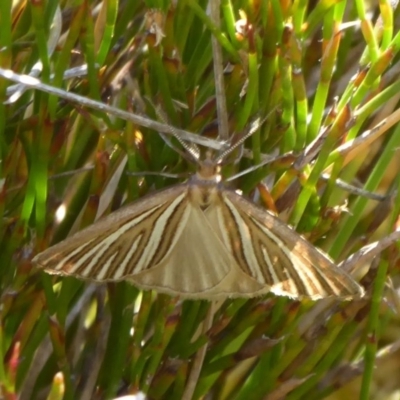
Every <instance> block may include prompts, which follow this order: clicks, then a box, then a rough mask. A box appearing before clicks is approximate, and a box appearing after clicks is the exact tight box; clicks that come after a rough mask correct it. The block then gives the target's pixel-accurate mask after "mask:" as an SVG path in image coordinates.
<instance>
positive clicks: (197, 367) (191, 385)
mask: <svg viewBox="0 0 400 400" xmlns="http://www.w3.org/2000/svg"><path fill="white" fill-rule="evenodd" d="M214 307H215V302H214V301H211V302H210V308H209V309H208V311H207V315H206V317H205V319H204V323H203V334H206V333H207V332H208V330H209V329H210V328H211V326H212V321H213V317H214ZM207 346H208V343H206V344H205V345H204V346H203V347H201V348H200V349H199V350H198V351H197V353H196V356H195V359H194V361H193V365H192V368H191V370H190V374H189V379H188V381H187V384H186V387H185V390H184V392H183V395H182V400H192V397H193V393H194V391H195V389H196V385H197V382H198V380H199V376H200V372H201V368H202V366H203V362H204V358H205V356H206V352H207Z"/></svg>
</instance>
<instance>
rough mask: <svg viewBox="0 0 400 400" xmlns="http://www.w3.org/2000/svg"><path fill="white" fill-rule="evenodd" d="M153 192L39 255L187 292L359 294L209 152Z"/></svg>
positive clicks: (84, 270) (52, 264)
mask: <svg viewBox="0 0 400 400" xmlns="http://www.w3.org/2000/svg"><path fill="white" fill-rule="evenodd" d="M198 166H199V167H198V171H197V173H196V174H194V175H193V176H192V177H191V178H190V179H189V180H188V181H187V182H186V183H183V184H178V185H175V186H172V187H170V188H167V189H165V190H162V191H158V192H155V193H152V194H150V195H148V196H145V197H143V198H141V199H139V200H138V201H136V202H134V203H133V204H130V205H128V206H126V207H124V208H122V209H120V210H118V211H116V212H114V213H112V214H110V215H109V216H107V217H105V218H103V219H101V220H99V221H98V222H96V223H94V224H93V225H92V226H90V227H88V228H86V229H84V230H82V231H81V232H78V233H77V234H75V235H73V236H71V237H69V238H67V239H66V240H64V241H62V242H60V243H58V244H56V245H55V246H52V247H50V248H49V249H47V250H45V251H44V252H42V253H40V254H38V255H37V256H36V257H35V258H34V259H33V262H34V263H35V264H36V265H37V266H38V267H40V268H43V269H44V270H45V271H46V272H48V273H50V274H56V275H62V276H75V277H77V278H83V279H88V280H93V281H99V282H107V281H121V280H127V281H129V282H131V283H132V284H134V285H135V286H137V287H139V288H141V289H152V290H156V291H158V292H162V293H167V294H169V295H177V296H180V297H181V298H184V299H207V300H214V299H220V298H238V297H244V298H250V297H256V296H261V295H263V294H266V293H269V292H272V293H274V294H276V295H282V296H289V297H291V298H296V299H300V298H303V297H307V298H311V299H320V298H323V297H329V296H337V297H341V298H345V299H346V298H347V299H349V298H353V297H361V296H362V295H363V293H364V291H363V289H362V287H361V286H360V285H359V284H358V283H356V281H355V280H354V279H353V278H352V277H351V276H350V275H349V274H347V273H346V272H345V271H343V270H341V269H340V268H339V267H337V266H336V265H335V264H334V263H333V262H332V260H331V259H330V258H329V257H328V256H327V255H325V254H324V253H323V252H321V251H320V250H318V249H317V248H316V247H314V246H313V245H312V244H310V243H309V242H308V241H307V240H306V239H304V238H303V237H302V236H301V235H299V234H298V233H296V232H295V231H294V230H293V229H292V228H291V227H289V226H288V225H287V224H285V223H283V222H282V221H281V220H279V218H277V217H276V216H275V215H273V214H272V213H270V212H269V211H267V210H265V209H263V208H261V207H260V206H257V205H256V204H255V203H253V202H252V201H250V200H248V199H246V198H245V197H242V196H241V195H239V194H238V193H236V192H235V191H234V190H231V189H229V188H227V187H226V186H225V185H224V184H223V183H222V182H221V177H220V174H219V169H220V165H219V162H216V161H213V160H212V159H211V157H207V158H206V159H205V160H204V161H202V162H198Z"/></svg>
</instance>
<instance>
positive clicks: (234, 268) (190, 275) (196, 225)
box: [129, 202, 270, 300]
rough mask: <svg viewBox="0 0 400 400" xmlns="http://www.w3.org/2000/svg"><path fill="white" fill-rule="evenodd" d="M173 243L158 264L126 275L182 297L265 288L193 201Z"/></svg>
mask: <svg viewBox="0 0 400 400" xmlns="http://www.w3.org/2000/svg"><path fill="white" fill-rule="evenodd" d="M187 211H188V218H187V221H186V224H185V226H184V228H183V229H182V233H181V235H180V237H179V238H178V239H177V241H176V243H175V246H174V247H173V249H172V250H171V251H170V252H169V253H168V255H167V256H166V257H165V258H163V259H162V260H161V261H160V263H159V264H157V265H155V266H154V267H152V268H148V269H146V270H144V271H142V272H139V273H136V274H133V275H130V276H129V280H130V281H132V282H133V283H134V284H136V285H137V286H140V287H142V288H145V289H155V290H158V291H160V292H165V293H168V294H179V295H180V296H181V297H184V298H192V299H208V300H210V299H216V298H224V297H254V296H257V295H260V294H262V293H266V292H268V291H269V289H270V288H269V286H268V285H265V284H261V283H260V282H258V281H257V280H255V279H254V278H252V277H251V276H249V275H248V274H246V273H245V272H243V271H242V270H241V269H240V267H239V266H238V264H237V263H236V261H235V259H234V258H233V257H232V255H231V254H230V253H229V250H228V249H227V248H226V247H225V246H224V244H223V243H222V241H221V239H220V238H219V237H218V235H217V234H216V232H215V231H214V230H213V229H212V227H211V226H210V224H209V222H208V221H207V219H206V217H205V214H204V211H202V210H201V209H200V207H199V206H198V205H197V204H195V203H190V202H189V203H188V205H187Z"/></svg>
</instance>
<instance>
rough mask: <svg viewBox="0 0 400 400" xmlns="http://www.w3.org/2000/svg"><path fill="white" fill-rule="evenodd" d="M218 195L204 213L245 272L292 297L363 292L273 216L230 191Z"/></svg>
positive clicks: (276, 291)
mask: <svg viewBox="0 0 400 400" xmlns="http://www.w3.org/2000/svg"><path fill="white" fill-rule="evenodd" d="M221 196H222V200H223V201H221V202H220V204H219V206H218V207H213V208H210V209H209V210H207V214H206V215H207V218H208V220H209V222H210V224H211V226H212V227H213V229H214V231H215V232H218V235H219V236H220V237H221V239H222V241H223V242H224V244H225V246H226V248H227V249H228V252H229V253H230V254H232V256H233V258H234V259H235V261H236V263H237V264H238V265H239V266H240V268H241V269H242V271H243V272H244V273H245V274H246V275H248V276H251V277H253V278H254V279H255V280H257V282H259V283H260V284H262V285H267V286H270V287H271V289H270V290H271V292H273V293H275V294H277V295H285V296H290V297H293V298H301V297H309V298H312V299H318V298H323V297H328V296H338V297H343V298H352V297H357V296H358V297H359V296H362V295H363V293H364V291H363V289H362V288H361V286H360V285H358V284H357V283H356V282H355V281H354V279H353V278H352V277H351V276H350V275H348V274H347V273H346V272H344V271H342V270H341V269H340V268H339V267H337V266H336V265H335V264H334V263H333V262H332V261H331V260H330V259H329V257H328V256H326V255H325V254H323V253H322V252H320V251H319V250H317V249H316V248H315V247H314V246H313V245H311V244H310V243H308V242H307V241H306V240H305V239H304V238H303V237H301V236H300V235H299V234H298V233H296V232H295V231H294V230H293V229H291V228H290V227H289V226H288V225H286V224H284V223H283V222H282V221H280V220H279V219H278V218H277V217H275V216H273V215H272V214H271V213H269V212H267V211H265V210H263V209H261V208H259V207H257V206H256V205H255V204H253V203H251V202H250V201H248V200H246V199H245V198H243V197H242V196H240V195H238V194H237V193H235V192H233V191H229V190H223V191H222V192H221Z"/></svg>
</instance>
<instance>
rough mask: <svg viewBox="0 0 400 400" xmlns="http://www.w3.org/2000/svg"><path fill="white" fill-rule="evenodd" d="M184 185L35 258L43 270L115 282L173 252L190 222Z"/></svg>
mask: <svg viewBox="0 0 400 400" xmlns="http://www.w3.org/2000/svg"><path fill="white" fill-rule="evenodd" d="M187 190H188V187H187V185H177V186H174V187H172V188H169V189H166V190H163V191H160V192H157V193H152V194H151V195H149V196H145V197H143V198H141V199H140V200H138V201H136V202H135V203H133V204H131V205H128V206H126V207H123V208H122V209H120V210H118V211H116V212H114V213H112V214H110V215H108V216H107V217H105V218H102V219H100V220H99V221H98V222H95V223H94V224H93V225H91V226H89V227H88V228H86V229H83V230H82V231H80V232H78V233H76V234H74V235H72V236H71V237H69V238H67V239H65V240H64V241H62V242H60V243H58V244H56V245H54V246H52V247H50V248H49V249H47V250H45V251H43V252H42V253H40V254H38V255H37V256H36V257H35V258H34V259H33V260H32V261H33V262H34V263H35V264H37V265H38V266H39V267H40V268H44V269H45V270H46V272H49V273H51V274H57V275H72V276H76V277H80V278H87V279H91V280H96V281H108V280H112V281H118V280H121V279H123V278H124V277H126V276H127V275H131V274H133V273H135V271H136V270H143V269H146V268H149V267H151V266H152V265H153V263H157V262H158V260H160V259H162V258H163V257H165V256H166V255H167V254H168V252H169V251H170V250H171V249H172V248H173V246H174V244H175V243H176V240H177V238H178V237H179V235H180V233H181V232H182V229H183V227H184V225H185V224H186V221H187V218H188V212H187V209H186V204H187Z"/></svg>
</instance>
